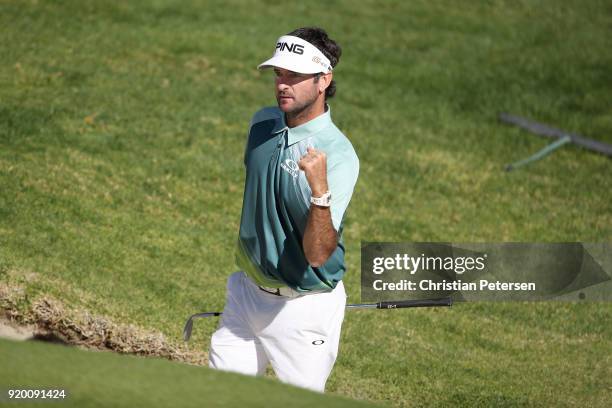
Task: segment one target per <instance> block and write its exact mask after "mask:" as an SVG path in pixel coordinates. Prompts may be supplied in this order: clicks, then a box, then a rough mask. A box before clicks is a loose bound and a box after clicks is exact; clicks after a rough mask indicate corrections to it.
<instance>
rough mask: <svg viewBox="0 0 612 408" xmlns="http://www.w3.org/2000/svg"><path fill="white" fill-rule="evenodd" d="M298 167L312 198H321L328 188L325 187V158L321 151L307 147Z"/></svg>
mask: <svg viewBox="0 0 612 408" xmlns="http://www.w3.org/2000/svg"><path fill="white" fill-rule="evenodd" d="M298 166H299V167H300V170H302V171H303V172H304V173H305V174H306V180H307V181H308V185H309V186H310V190H311V191H312V196H313V197H321V196H322V195H323V194H325V193H326V192H327V191H328V190H329V188H328V186H327V156H326V155H325V153H324V152H322V151H321V150H316V149H315V148H313V147H309V148H308V151H307V153H306V154H305V155H304V156H303V157H302V158H301V159H300V161H299V163H298Z"/></svg>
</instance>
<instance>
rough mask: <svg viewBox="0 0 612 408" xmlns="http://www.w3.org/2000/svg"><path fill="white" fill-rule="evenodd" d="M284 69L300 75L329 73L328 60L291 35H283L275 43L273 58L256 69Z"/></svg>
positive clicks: (312, 46) (308, 44)
mask: <svg viewBox="0 0 612 408" xmlns="http://www.w3.org/2000/svg"><path fill="white" fill-rule="evenodd" d="M273 67H278V68H284V69H288V70H289V71H293V72H299V73H300V74H317V73H319V72H322V73H324V74H327V73H328V72H331V70H332V66H331V64H330V62H329V59H328V58H327V57H326V56H325V55H323V53H322V52H321V51H319V49H318V48H317V47H315V46H314V45H312V44H311V43H309V42H308V41H305V40H303V39H301V38H299V37H294V36H291V35H283V36H282V37H281V38H279V39H278V41H276V50H275V52H274V56H272V58H270V59H269V60H267V61H266V62H264V63H263V64H260V65H259V66H258V67H257V68H258V69H264V68H273Z"/></svg>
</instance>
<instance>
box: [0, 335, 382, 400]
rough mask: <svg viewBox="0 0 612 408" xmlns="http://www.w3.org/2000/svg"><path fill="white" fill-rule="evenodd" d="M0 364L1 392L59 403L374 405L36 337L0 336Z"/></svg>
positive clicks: (266, 381)
mask: <svg viewBox="0 0 612 408" xmlns="http://www.w3.org/2000/svg"><path fill="white" fill-rule="evenodd" d="M0 363H1V365H2V367H3V368H2V371H1V372H0V384H1V385H2V392H6V391H7V390H8V389H11V388H12V389H28V388H30V389H31V388H34V389H64V390H66V393H67V397H66V398H65V399H63V400H61V406H62V407H151V408H153V407H211V408H212V407H219V408H221V407H288V406H295V407H313V406H324V407H353V406H363V407H369V406H374V405H372V404H368V403H365V402H357V401H351V400H348V399H346V398H339V397H335V396H325V395H321V394H318V393H314V392H309V391H305V390H303V389H300V388H297V387H292V386H288V385H284V384H280V383H278V382H276V381H271V380H266V379H259V378H253V377H247V376H242V375H238V374H230V373H224V372H220V371H215V370H210V369H208V368H200V367H194V366H189V365H185V364H179V363H173V362H170V361H166V360H160V359H154V358H142V357H133V356H122V355H117V354H112V353H104V352H91V351H83V350H77V349H74V348H69V347H65V346H61V345H53V344H45V343H40V342H22V343H17V342H12V341H7V340H0ZM6 397H7V395H1V396H0V402H7V398H6ZM39 405H40V401H30V403H29V404H23V403H20V404H19V406H39Z"/></svg>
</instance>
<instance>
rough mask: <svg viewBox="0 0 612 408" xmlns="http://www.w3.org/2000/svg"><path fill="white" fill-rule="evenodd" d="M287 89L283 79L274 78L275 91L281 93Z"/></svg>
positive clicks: (287, 86)
mask: <svg viewBox="0 0 612 408" xmlns="http://www.w3.org/2000/svg"><path fill="white" fill-rule="evenodd" d="M288 88H289V85H287V83H286V81H285V79H284V78H283V77H280V76H279V77H276V89H277V90H278V91H279V92H283V91H285V90H287V89H288Z"/></svg>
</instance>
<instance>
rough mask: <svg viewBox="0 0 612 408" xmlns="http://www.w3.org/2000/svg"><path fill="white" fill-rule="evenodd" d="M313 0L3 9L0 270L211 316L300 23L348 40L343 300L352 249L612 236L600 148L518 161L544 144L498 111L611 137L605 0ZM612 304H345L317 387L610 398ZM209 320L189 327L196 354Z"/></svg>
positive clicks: (68, 289) (419, 399)
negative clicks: (324, 377)
mask: <svg viewBox="0 0 612 408" xmlns="http://www.w3.org/2000/svg"><path fill="white" fill-rule="evenodd" d="M317 4H318V5H317ZM317 4H315V3H312V2H309V3H308V4H292V5H290V6H289V5H287V4H284V5H277V4H274V3H272V2H260V3H252V2H247V1H229V2H227V1H223V2H221V1H210V2H205V3H202V2H195V1H181V2H167V1H147V2H116V3H109V2H101V1H100V2H77V1H55V2H39V1H30V2H20V1H3V2H1V3H0V26H2V30H0V52H1V55H2V58H0V186H1V189H0V280H2V281H10V282H11V283H16V284H20V285H23V286H24V287H25V292H26V298H27V299H34V298H36V297H37V296H40V295H42V294H50V295H52V296H55V297H57V298H59V299H61V300H62V301H63V302H64V303H65V304H67V305H70V306H72V307H74V308H83V309H86V310H89V311H91V312H92V313H96V314H103V315H106V316H108V317H110V318H112V319H113V320H115V321H118V322H122V323H126V324H138V325H140V326H143V327H147V328H151V329H154V330H160V331H162V332H163V333H165V334H166V336H168V337H169V338H171V339H175V340H176V341H177V342H178V341H179V337H180V333H181V329H182V324H183V321H184V319H185V318H186V317H187V316H188V315H189V314H191V313H193V312H195V311H201V310H206V309H220V308H222V306H223V297H224V288H225V280H226V277H227V275H228V274H229V273H230V272H232V271H233V270H234V265H233V248H234V242H235V239H236V234H237V227H238V222H239V214H240V207H241V198H242V183H243V180H244V178H243V177H244V175H243V165H242V160H241V159H242V153H243V149H244V141H245V130H246V125H247V123H248V121H249V119H250V115H251V114H252V113H253V112H254V111H255V110H256V109H258V108H259V107H261V106H263V105H271V104H274V99H273V94H272V77H271V76H269V75H268V74H267V73H260V72H257V71H256V70H255V66H256V65H257V64H258V63H259V62H261V61H262V60H264V59H265V58H267V57H268V56H269V54H270V53H271V52H272V48H273V47H272V44H273V43H274V40H275V39H276V38H277V37H278V36H279V35H280V34H283V33H286V32H288V31H290V30H291V29H293V28H295V27H297V26H302V25H320V26H323V27H326V28H327V29H328V30H329V32H330V34H331V36H332V37H333V38H336V39H337V40H338V42H339V43H340V44H341V45H342V46H343V47H344V53H343V56H342V59H341V62H340V64H339V65H338V68H337V69H336V70H335V71H334V72H335V75H336V79H337V81H338V95H337V97H336V98H334V100H332V101H331V106H332V111H333V112H332V115H333V118H334V120H335V122H336V123H337V124H338V126H339V127H340V128H341V129H343V130H344V131H345V132H346V134H347V135H348V136H349V137H350V139H351V140H352V142H353V144H354V146H355V148H356V151H357V153H358V154H359V156H360V160H361V174H360V179H359V182H358V185H357V188H356V190H355V194H354V196H353V201H352V203H351V206H350V209H349V212H348V214H347V218H346V221H345V241H346V244H347V253H348V258H347V262H348V267H349V273H348V274H347V277H346V279H345V283H346V286H347V290H348V292H349V295H350V297H351V300H356V299H358V297H359V274H358V272H357V271H358V270H359V268H358V267H359V243H360V241H361V240H363V241H377V240H380V241H450V242H483V241H549V242H555V241H610V240H612V193H611V192H612V177H610V174H612V164H611V162H610V160H609V159H608V158H605V157H603V156H600V155H597V154H593V153H590V152H587V151H585V150H582V149H580V148H577V147H574V146H565V147H563V148H562V149H561V150H559V151H557V152H555V153H554V155H553V156H550V157H548V158H546V159H544V160H542V161H540V162H537V163H535V164H532V165H530V166H528V167H526V168H524V169H521V170H520V171H516V172H514V173H510V174H506V173H504V172H503V171H502V168H503V165H504V164H506V163H508V162H512V161H514V160H517V159H520V158H524V157H526V156H528V155H530V154H531V153H533V152H535V151H536V150H538V149H540V148H541V147H543V146H544V145H545V144H546V143H547V141H545V140H542V139H539V138H537V137H535V136H532V135H529V134H526V133H524V132H523V131H520V130H518V129H514V128H510V127H507V126H504V125H500V124H499V123H498V122H497V120H496V115H497V114H498V113H499V112H501V111H506V112H511V113H515V114H519V115H524V116H527V117H531V118H533V119H537V120H540V121H543V122H548V123H550V124H554V125H555V126H557V127H560V128H562V129H566V130H569V131H574V132H577V133H581V134H583V135H584V136H587V137H592V138H596V139H599V140H602V141H607V142H609V143H610V142H612V111H611V110H610V106H612V78H611V77H610V75H609V67H610V66H612V54H610V53H609V49H610V46H611V44H610V38H612V35H611V34H612V29H611V27H612V7H611V6H610V4H609V2H607V1H598V0H589V1H585V2H582V3H581V4H580V5H577V4H575V2H572V1H569V0H565V1H560V0H555V1H553V0H542V1H537V2H534V1H516V2H507V1H501V0H492V1H481V2H471V3H469V4H467V3H466V4H461V5H458V4H457V3H456V2H452V1H448V0H445V1H442V0H436V1H410V2H401V1H397V2H384V3H382V4H380V3H379V2H375V1H361V2H359V3H355V2H351V1H333V2H329V1H326V2H319V3H317ZM271 22H274V23H273V24H271ZM22 306H23V307H24V308H25V307H27V304H24V305H22ZM611 315H612V307H611V306H610V305H609V304H569V303H568V304H565V303H564V304H552V303H551V304H466V305H458V306H457V307H455V308H454V309H452V310H450V311H448V310H436V311H433V310H418V311H401V312H398V313H389V314H385V315H383V314H381V313H378V312H369V311H368V312H355V313H353V312H351V313H348V314H347V317H346V320H345V326H344V332H343V337H342V345H341V351H340V357H339V360H338V363H337V365H336V368H335V370H334V372H333V374H332V377H331V378H330V381H329V387H328V389H329V390H330V392H332V393H336V394H342V395H347V396H353V397H358V398H365V399H369V400H374V401H384V402H387V403H389V404H391V405H393V406H398V407H399V406H436V405H442V406H443V405H447V404H450V403H454V404H460V405H461V404H464V405H474V404H479V403H480V404H483V405H492V404H494V405H502V406H503V405H506V406H513V405H524V404H527V405H568V406H571V405H577V404H580V405H582V404H585V403H588V404H590V405H605V404H606V401H607V400H608V397H609V394H610V378H612V377H611V376H610V374H611V373H610V368H609V367H610V364H609V350H610V349H611V348H612V344H611V340H610V339H611V338H612V336H611V334H612V333H611V328H610V324H609V322H610V321H611V317H612V316H611ZM214 327H215V324H214V323H213V321H207V322H202V321H200V322H198V323H197V327H196V329H195V332H194V343H193V346H194V347H199V348H204V349H206V348H207V342H208V338H209V336H210V334H211V333H212V331H213V330H214ZM606 356H607V357H606Z"/></svg>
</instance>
